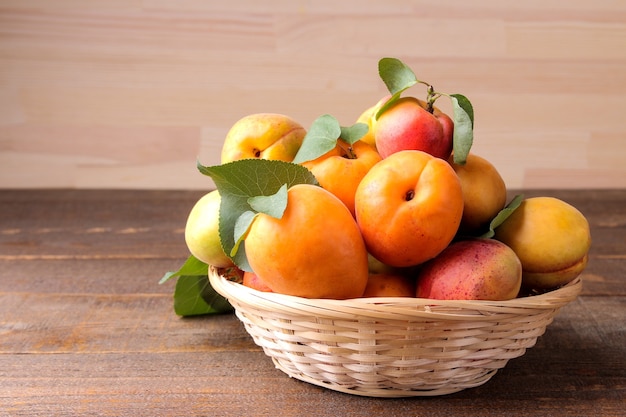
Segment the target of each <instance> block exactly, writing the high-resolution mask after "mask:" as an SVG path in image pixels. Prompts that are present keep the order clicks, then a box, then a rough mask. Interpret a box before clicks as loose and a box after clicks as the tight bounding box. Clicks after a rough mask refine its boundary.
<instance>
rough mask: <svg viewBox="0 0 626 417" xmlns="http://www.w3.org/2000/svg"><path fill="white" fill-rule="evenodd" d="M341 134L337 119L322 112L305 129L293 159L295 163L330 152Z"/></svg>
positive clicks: (310, 159)
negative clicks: (307, 128)
mask: <svg viewBox="0 0 626 417" xmlns="http://www.w3.org/2000/svg"><path fill="white" fill-rule="evenodd" d="M340 135H341V127H340V126H339V121H337V119H336V118H335V117H333V116H331V115H330V114H324V115H322V116H320V117H318V118H317V119H315V120H314V121H313V123H312V124H311V127H310V128H309V130H308V131H307V133H306V135H305V136H304V139H303V140H302V145H301V146H300V149H299V150H298V153H297V154H296V156H295V157H294V159H293V162H294V163H295V164H301V163H303V162H307V161H312V160H314V159H317V158H319V157H320V156H322V155H324V154H325V153H327V152H330V151H331V150H332V149H333V148H334V147H335V145H337V139H338V138H339V136H340Z"/></svg>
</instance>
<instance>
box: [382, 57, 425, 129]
mask: <svg viewBox="0 0 626 417" xmlns="http://www.w3.org/2000/svg"><path fill="white" fill-rule="evenodd" d="M378 75H380V78H381V79H382V80H383V82H384V83H385V85H386V86H387V90H389V92H390V93H391V97H389V100H387V101H386V102H385V104H383V105H382V106H381V107H380V109H378V111H377V112H376V115H375V118H376V119H378V118H379V117H380V115H381V114H383V113H384V112H385V111H386V110H387V109H388V108H389V107H391V106H392V105H393V104H394V103H395V102H396V101H397V100H398V99H399V98H400V96H401V95H402V92H403V91H404V90H406V89H408V88H410V87H412V86H414V85H415V84H417V83H419V82H420V81H419V80H418V79H417V78H416V77H415V73H414V72H413V70H411V68H409V67H408V66H407V65H406V64H404V63H403V62H402V61H400V60H399V59H397V58H382V59H381V60H380V61H378Z"/></svg>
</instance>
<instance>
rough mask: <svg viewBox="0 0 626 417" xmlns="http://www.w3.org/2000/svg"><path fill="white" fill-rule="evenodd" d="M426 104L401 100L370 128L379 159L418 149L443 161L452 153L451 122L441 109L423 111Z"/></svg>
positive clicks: (425, 109) (415, 99)
mask: <svg viewBox="0 0 626 417" xmlns="http://www.w3.org/2000/svg"><path fill="white" fill-rule="evenodd" d="M427 108H428V105H427V104H426V102H424V101H422V100H419V99H417V98H415V97H403V98H400V99H399V100H398V101H396V102H395V103H394V104H393V105H391V107H389V108H388V109H386V110H385V111H384V112H383V113H382V114H381V115H380V116H379V117H378V119H376V123H375V124H373V126H372V129H373V133H374V138H375V140H376V149H377V150H378V153H379V154H380V156H382V157H383V158H387V157H388V156H389V155H391V154H393V153H395V152H398V151H401V150H409V149H410V150H419V151H424V152H427V153H429V154H431V155H433V156H436V157H438V158H442V159H445V160H447V159H448V157H449V156H450V153H451V152H452V135H453V132H454V122H453V121H452V119H451V118H450V117H449V116H448V115H447V114H445V113H443V112H442V111H441V110H439V109H437V108H433V111H432V113H431V112H430V111H429V110H427Z"/></svg>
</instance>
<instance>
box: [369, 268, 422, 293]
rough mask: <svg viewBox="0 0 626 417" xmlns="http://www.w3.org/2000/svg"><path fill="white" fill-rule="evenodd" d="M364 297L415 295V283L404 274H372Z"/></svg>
mask: <svg viewBox="0 0 626 417" xmlns="http://www.w3.org/2000/svg"><path fill="white" fill-rule="evenodd" d="M363 297H415V284H414V282H413V279H411V278H409V277H408V276H405V275H402V274H397V273H396V274H394V273H377V274H370V275H369V279H368V280H367V286H366V287H365V291H364V292H363Z"/></svg>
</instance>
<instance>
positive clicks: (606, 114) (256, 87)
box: [0, 0, 626, 189]
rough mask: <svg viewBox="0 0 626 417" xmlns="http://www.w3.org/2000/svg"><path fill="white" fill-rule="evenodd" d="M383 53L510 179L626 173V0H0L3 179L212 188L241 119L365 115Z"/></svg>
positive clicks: (604, 181)
mask: <svg viewBox="0 0 626 417" xmlns="http://www.w3.org/2000/svg"><path fill="white" fill-rule="evenodd" d="M383 56H393V57H397V58H400V59H402V60H403V61H405V62H406V63H407V64H409V65H410V66H411V68H413V69H414V70H415V72H416V74H417V76H418V78H420V79H422V80H426V81H429V82H431V83H433V84H434V85H435V87H436V88H437V89H438V90H440V91H443V92H447V93H462V94H465V95H466V96H467V97H469V98H470V100H471V101H472V103H473V104H474V108H475V112H476V125H475V136H476V138H475V145H474V148H473V149H474V151H475V152H476V153H479V154H481V155H483V156H484V157H486V158H488V159H489V160H491V161H492V162H493V163H494V164H495V165H496V167H497V168H498V169H499V170H500V172H501V173H502V175H503V177H504V178H505V181H506V182H507V185H508V186H509V187H510V188H610V187H618V188H622V187H625V186H626V168H625V167H624V161H625V160H626V114H625V111H626V2H625V1H619V0H571V1H561V0H541V1H523V2H522V1H514V0H513V1H498V0H481V1H471V2H460V1H453V0H447V1H446V0H440V1H437V2H433V1H408V0H404V1H403V0H386V1H384V2H383V1H373V2H364V1H361V0H343V1H336V0H320V1H304V0H274V1H263V2H257V1H252V0H231V1H221V2H218V1H211V0H208V1H207V0H181V1H166V0H0V188H18V187H24V188H35V187H50V188H52V187H54V188H57V187H59V188H131V189H132V188H164V189H168V188H172V189H186V188H191V189H201V188H205V187H207V188H208V187H211V186H212V183H211V182H210V180H209V179H208V178H207V177H204V176H202V175H201V174H199V173H198V172H197V170H196V168H195V162H196V159H200V160H201V161H202V162H203V163H205V164H216V163H219V150H220V147H221V142H222V140H223V137H224V136H225V134H226V132H227V130H228V129H229V127H230V126H231V125H232V124H233V123H234V122H235V121H236V120H237V119H239V118H240V117H242V116H244V115H246V114H249V113H255V112H279V113H285V114H288V115H290V116H292V117H294V118H295V119H296V120H298V121H300V122H301V123H302V124H303V125H304V126H305V127H307V128H308V126H310V124H311V122H312V121H313V120H314V119H315V118H316V117H318V116H319V115H321V114H325V113H329V114H332V115H334V116H335V117H337V118H338V119H339V121H340V122H341V123H342V124H343V125H348V124H352V123H353V122H354V121H355V120H356V118H357V117H358V115H359V114H360V113H361V111H362V110H364V109H365V108H367V107H369V106H371V105H372V104H374V103H375V102H376V101H378V99H379V98H380V97H381V96H382V95H384V94H385V93H386V89H385V86H384V84H383V83H382V81H381V80H380V78H379V77H378V74H377V62H378V60H379V59H380V58H381V57H383ZM408 93H410V94H411V95H416V96H418V97H422V96H423V95H424V94H425V93H424V90H423V89H420V88H419V87H415V88H413V89H412V90H409V92H408ZM438 104H439V105H440V107H442V109H444V110H449V103H448V102H445V101H444V100H443V99H441V100H440V101H439V102H438Z"/></svg>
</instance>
